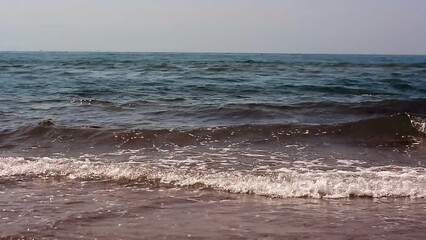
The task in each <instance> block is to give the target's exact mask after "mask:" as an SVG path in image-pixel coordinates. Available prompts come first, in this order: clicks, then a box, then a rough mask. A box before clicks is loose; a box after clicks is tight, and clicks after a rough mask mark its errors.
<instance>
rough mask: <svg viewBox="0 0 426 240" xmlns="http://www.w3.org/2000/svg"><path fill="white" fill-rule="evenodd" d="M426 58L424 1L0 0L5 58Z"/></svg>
mask: <svg viewBox="0 0 426 240" xmlns="http://www.w3.org/2000/svg"><path fill="white" fill-rule="evenodd" d="M39 50H43V51H125V52H250V53H258V52H262V53H269V52H272V53H343V54H345V53H355V54H423V55H425V54H426V1H425V0H37V1H35V0H0V51H39Z"/></svg>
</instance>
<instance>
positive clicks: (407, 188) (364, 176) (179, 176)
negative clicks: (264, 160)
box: [0, 157, 426, 198]
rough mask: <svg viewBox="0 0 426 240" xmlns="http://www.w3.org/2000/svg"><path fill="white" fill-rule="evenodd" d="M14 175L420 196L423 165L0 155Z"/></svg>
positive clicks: (291, 193)
mask: <svg viewBox="0 0 426 240" xmlns="http://www.w3.org/2000/svg"><path fill="white" fill-rule="evenodd" d="M16 177H30V178H31V177H35V178H50V177H63V178H68V179H76V180H79V179H84V180H90V179H102V180H111V181H119V180H126V181H135V182H138V181H152V180H156V181H158V182H159V183H164V184H173V185H174V186H177V187H191V186H192V187H194V186H200V185H201V186H205V187H208V188H212V189H216V190H221V191H228V192H232V193H250V194H256V195H263V196H268V197H279V198H292V197H311V198H345V197H350V196H367V197H374V198H380V197H410V198H425V197H426V174H425V169H424V168H408V167H390V166H389V167H385V168H383V167H381V168H379V167H374V168H364V169H359V170H357V171H355V172H351V171H341V170H328V171H320V170H311V171H308V172H299V171H297V170H294V169H287V168H282V169H279V170H276V171H274V172H268V173H267V174H264V175H256V174H253V173H250V172H239V171H233V172H213V171H209V170H202V171H200V170H199V169H197V170H188V169H186V170H185V169H177V168H176V167H169V168H167V167H164V166H161V167H160V166H155V165H152V164H146V163H139V162H131V163H130V162H127V163H106V162H91V161H79V160H75V159H69V158H55V159H54V158H34V159H31V160H26V159H24V158H12V157H8V158H0V179H13V178H16Z"/></svg>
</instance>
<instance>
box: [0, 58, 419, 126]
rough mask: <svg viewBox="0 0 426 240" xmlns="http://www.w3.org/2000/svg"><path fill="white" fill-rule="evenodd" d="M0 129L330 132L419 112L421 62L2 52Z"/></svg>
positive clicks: (415, 59) (405, 59)
mask: <svg viewBox="0 0 426 240" xmlns="http://www.w3.org/2000/svg"><path fill="white" fill-rule="evenodd" d="M0 85H1V88H0V114H1V115H0V117H1V119H2V124H1V126H0V127H1V128H2V129H14V128H17V127H22V126H26V125H29V124H34V123H37V122H40V121H44V120H47V119H52V121H53V122H54V123H55V124H58V125H62V126H82V125H95V126H100V127H111V128H156V129H169V128H202V127H210V126H228V125H242V124H330V123H341V122H350V121H356V120H360V119H365V118H371V117H377V116H388V115H390V114H397V113H404V112H408V113H413V114H424V113H426V100H425V99H426V57H424V56H368V55H285V54H184V53H173V54H168V53H44V52H34V53H5V52H3V53H0Z"/></svg>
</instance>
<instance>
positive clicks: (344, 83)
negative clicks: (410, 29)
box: [0, 52, 426, 239]
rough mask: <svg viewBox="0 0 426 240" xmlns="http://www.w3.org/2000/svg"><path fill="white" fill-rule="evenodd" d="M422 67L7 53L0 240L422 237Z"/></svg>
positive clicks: (420, 59)
mask: <svg viewBox="0 0 426 240" xmlns="http://www.w3.org/2000/svg"><path fill="white" fill-rule="evenodd" d="M425 79H426V57H424V56H368V55H283V54H168V53H155V54H151V53H150V54H148V53H44V52H33V53H22V52H20V53H15V52H2V53H0V84H1V88H0V119H1V122H0V183H1V189H0V194H1V195H0V204H1V207H0V209H2V211H1V212H0V237H3V238H5V239H10V238H11V239H22V238H24V239H25V238H27V239H30V238H36V239H50V238H60V239H64V238H65V239H66V238H68V239H75V238H86V239H93V238H101V239H103V238H123V239H138V238H152V239H158V238H171V239H180V238H188V237H192V238H197V239H199V238H201V239H203V238H210V239H217V238H221V239H235V238H242V239H246V238H253V239H263V238H265V239H279V238H295V239H298V238H308V239H318V238H329V239H350V238H357V239H358V238H361V239H382V238H386V239H401V238H405V239H419V238H422V236H424V235H425V234H426V232H425V231H424V230H423V229H425V227H426V208H425V207H426V202H425V197H426V174H425V173H426V168H425V167H426V146H425V144H426V142H425V136H426V130H425V126H426V117H425V114H426V80H425Z"/></svg>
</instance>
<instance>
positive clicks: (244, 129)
mask: <svg viewBox="0 0 426 240" xmlns="http://www.w3.org/2000/svg"><path fill="white" fill-rule="evenodd" d="M102 127H103V126H83V127H61V126H56V125H55V124H54V123H53V122H52V121H50V120H48V121H44V122H41V123H39V124H38V125H37V126H27V127H23V128H19V129H17V130H5V131H2V132H0V148H10V147H11V146H12V147H13V146H20V145H22V146H25V145H34V144H35V145H37V146H41V147H49V146H55V145H56V146H58V145H62V146H66V147H68V148H71V147H75V148H88V147H91V148H92V147H102V146H104V147H119V148H142V147H152V146H153V145H156V146H188V145H192V146H196V145H201V144H203V143H206V142H207V143H211V144H228V145H229V144H230V143H242V142H243V143H246V144H288V143H294V142H298V141H299V142H300V141H310V140H312V141H321V142H324V141H325V142H329V143H333V142H334V143H339V144H343V143H346V144H363V145H366V146H380V145H395V146H397V145H401V146H405V145H409V144H413V143H417V142H418V140H419V139H422V138H424V137H425V136H426V130H425V129H426V117H425V116H423V115H409V114H397V115H393V116H389V117H378V118H372V119H366V120H361V121H357V122H350V123H343V124H332V125H291V124H272V125H271V124H270V125H235V126H223V127H211V128H198V129H188V130H184V129H181V130H179V129H109V128H102Z"/></svg>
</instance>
